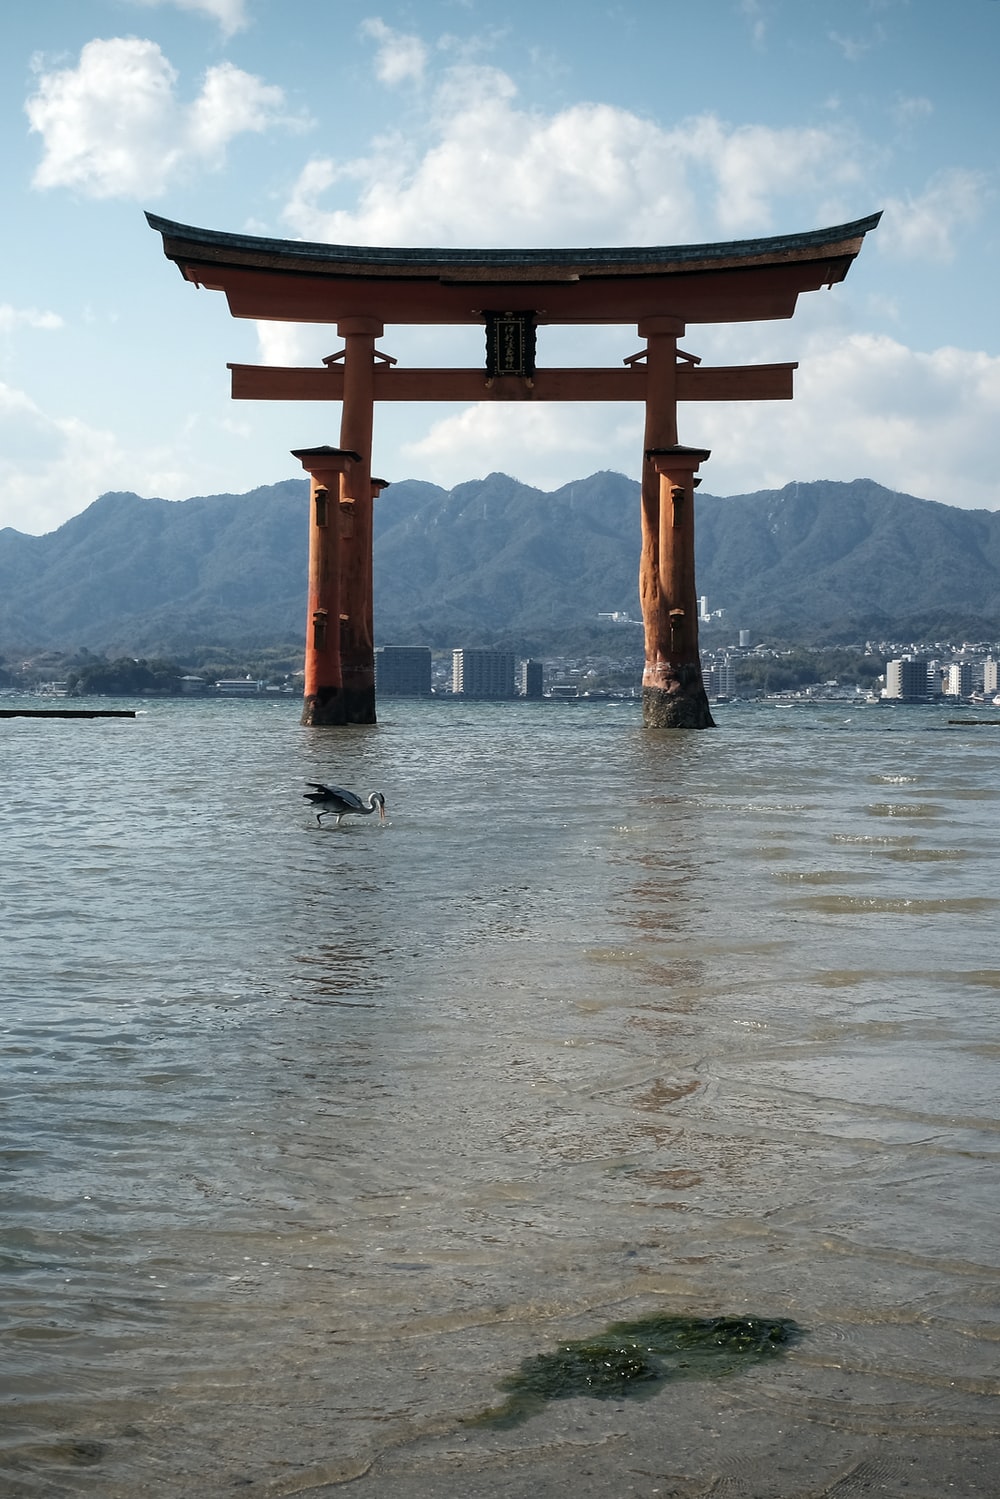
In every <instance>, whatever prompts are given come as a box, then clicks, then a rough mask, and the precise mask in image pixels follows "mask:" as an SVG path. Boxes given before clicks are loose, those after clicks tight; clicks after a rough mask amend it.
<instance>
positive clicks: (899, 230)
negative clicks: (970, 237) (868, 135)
mask: <svg viewBox="0 0 1000 1499" xmlns="http://www.w3.org/2000/svg"><path fill="white" fill-rule="evenodd" d="M989 192H990V187H989V183H988V179H987V178H986V176H985V174H984V173H982V172H973V171H967V170H965V169H963V168H959V167H954V168H951V169H950V170H948V171H943V172H938V173H936V174H935V175H934V176H933V177H932V178H931V179H930V181H929V182H928V184H927V186H926V187H925V189H924V191H923V192H922V193H921V194H919V196H917V197H908V198H906V199H901V198H889V199H887V201H886V205H885V214H884V216H883V219H882V223H881V224H880V226H879V233H878V235H877V240H878V244H879V248H880V249H881V250H882V251H884V252H887V253H889V254H892V255H896V256H899V257H901V258H903V259H906V260H930V261H936V262H938V263H945V262H947V261H950V260H953V259H954V258H955V253H956V247H955V236H956V235H961V233H962V231H963V230H964V229H965V228H966V227H967V226H968V225H969V224H974V223H975V222H976V220H977V219H978V218H979V216H980V214H981V212H982V209H983V203H984V199H985V198H986V196H987V194H988V193H989Z"/></svg>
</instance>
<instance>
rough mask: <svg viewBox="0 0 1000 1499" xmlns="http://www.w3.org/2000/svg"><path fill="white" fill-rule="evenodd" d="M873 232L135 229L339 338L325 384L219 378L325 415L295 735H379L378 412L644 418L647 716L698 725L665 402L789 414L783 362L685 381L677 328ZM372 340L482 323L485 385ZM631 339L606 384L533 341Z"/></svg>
mask: <svg viewBox="0 0 1000 1499" xmlns="http://www.w3.org/2000/svg"><path fill="white" fill-rule="evenodd" d="M880 217H881V215H880V214H872V215H871V216H870V217H868V218H864V219H858V220H855V221H854V222H853V223H850V224H840V225H838V226H836V227H835V228H831V229H815V230H811V231H809V232H807V233H805V234H792V235H782V236H777V237H773V238H769V239H756V240H738V241H734V242H732V243H729V244H708V245H680V246H668V247H661V248H644V247H638V248H631V249H586V250H441V249H437V250H404V249H386V248H365V247H361V246H352V245H324V244H309V243H304V242H300V241H298V240H272V239H261V238H258V237H256V236H252V235H242V234H222V233H218V232H216V231H214V230H209V229H195V228H191V227H190V226H188V225H184V224H175V223H172V222H170V221H169V220H168V219H162V218H158V217H157V216H155V215H154V214H147V215H146V218H147V220H148V222H149V224H150V227H151V228H153V229H154V230H156V231H157V232H158V233H159V234H161V235H162V237H163V250H164V254H165V255H166V256H167V258H168V259H169V260H172V261H174V262H175V264H176V265H177V266H178V267H179V269H180V271H181V274H182V275H183V276H184V277H185V279H186V280H188V281H191V282H193V283H194V284H195V285H196V286H204V287H208V288H209V289H210V290H213V291H223V292H225V294H226V298H227V300H228V302H229V309H230V311H231V312H232V314H233V316H234V317H243V318H253V319H260V320H274V321H278V322H288V323H335V324H336V326H337V331H338V333H339V334H340V337H341V338H342V339H343V341H344V348H343V349H341V350H340V352H339V353H337V354H331V355H330V356H329V358H327V359H324V360H323V363H322V367H318V368H307V369H295V368H279V367H270V368H269V367H266V366H257V365H245V364H231V365H230V366H229V368H230V369H231V370H232V394H233V397H234V399H237V400H256V401H340V402H341V403H342V405H341V423H340V446H339V447H337V448H333V447H318V448H301V449H297V450H295V453H294V456H295V457H297V458H298V459H300V461H301V462H302V464H303V467H304V468H305V469H306V470H307V472H308V473H309V476H310V480H311V484H310V517H311V518H310V542H309V603H308V617H307V627H306V652H305V701H304V706H303V711H302V722H303V723H305V724H344V723H374V722H375V654H374V627H373V617H372V505H373V500H374V497H375V495H376V494H377V492H378V491H379V489H381V488H382V487H384V481H383V480H380V479H373V478H372V466H371V452H372V430H373V416H374V404H375V402H376V401H466V402H475V401H642V402H644V403H645V407H646V425H645V440H644V456H643V464H642V555H641V560H640V564H639V592H640V597H641V601H642V616H643V624H644V628H645V647H646V660H645V668H644V670H643V677H642V700H643V717H644V721H645V723H646V724H647V725H649V726H651V727H657V728H659V727H663V728H697V729H700V728H709V727H711V726H712V716H711V713H710V711H709V706H708V698H707V696H706V694H705V688H704V685H703V682H702V675H701V661H700V658H699V655H698V611H697V594H696V591H695V576H694V490H695V487H696V485H697V484H698V483H699V480H698V479H697V478H696V471H697V469H698V466H699V464H700V463H702V462H703V461H704V460H705V459H706V458H708V457H709V454H708V452H707V451H706V450H705V449H703V448H687V447H683V446H682V445H680V444H679V443H678V441H677V403H678V401H745V400H790V399H791V396H792V371H793V370H794V369H796V367H797V366H796V365H795V364H761V365H748V366H734V367H728V368H721V367H720V368H714V369H712V368H710V369H705V368H702V367H701V361H700V359H698V357H697V356H696V355H694V354H688V353H685V352H684V350H683V349H679V348H678V346H677V340H678V339H679V338H681V337H682V336H683V335H684V333H685V330H686V327H687V325H688V324H690V323H728V322H756V321H758V320H764V319H770V318H789V317H791V316H792V314H793V313H794V311H795V304H796V300H797V298H798V295H799V293H800V292H803V291H815V290H818V289H819V288H820V287H822V286H832V285H833V284H834V282H837V281H842V280H843V279H844V277H845V276H846V275H847V272H848V270H849V269H850V266H851V263H852V261H853V260H854V258H855V256H856V255H857V254H858V252H859V250H860V249H861V245H862V243H863V241H864V237H865V235H866V234H867V233H868V231H869V230H871V229H874V228H875V226H876V224H877V223H878V221H879V218H880ZM386 323H430V324H438V323H448V324H456V323H472V324H475V323H478V324H480V325H485V329H486V348H487V355H486V363H485V367H484V368H481V369H465V370H463V369H400V368H399V367H398V365H397V362H396V360H395V359H393V358H392V357H391V356H390V355H388V354H383V353H381V352H380V351H379V350H378V349H376V347H375V342H376V340H377V339H379V338H381V337H382V335H383V332H384V327H385V324H386ZM556 323H579V324H584V323H609V324H629V323H633V324H635V326H636V329H637V331H638V335H639V337H640V338H641V339H643V340H645V347H644V348H642V349H641V350H640V351H639V352H638V353H636V354H632V355H630V356H628V357H627V358H626V359H624V361H623V367H622V368H621V369H545V368H539V367H537V366H536V363H535V335H536V329H537V328H538V327H542V326H545V325H550V324H556Z"/></svg>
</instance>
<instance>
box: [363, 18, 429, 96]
mask: <svg viewBox="0 0 1000 1499" xmlns="http://www.w3.org/2000/svg"><path fill="white" fill-rule="evenodd" d="M361 33H362V35H363V36H366V37H369V38H370V39H371V40H372V41H373V42H377V43H378V52H377V53H376V56H375V75H376V77H377V78H378V80H379V82H380V83H384V84H387V85H388V86H389V87H390V88H392V87H394V86H395V85H396V84H397V83H404V82H405V81H406V79H408V78H409V79H412V80H413V82H415V83H419V82H420V81H421V79H422V78H423V76H424V69H425V67H426V66H427V48H426V46H425V45H424V43H423V42H422V41H421V40H420V38H419V37H418V36H412V35H410V34H408V33H406V32H402V31H393V29H392V28H391V27H390V26H387V25H386V24H385V22H384V21H383V20H382V19H381V18H380V17H378V16H372V17H371V18H370V19H369V20H367V21H362V23H361Z"/></svg>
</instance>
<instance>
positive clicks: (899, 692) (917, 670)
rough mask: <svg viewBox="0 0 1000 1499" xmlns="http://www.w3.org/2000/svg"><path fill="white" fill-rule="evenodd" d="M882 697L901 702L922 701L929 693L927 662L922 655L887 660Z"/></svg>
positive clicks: (925, 699) (924, 700)
mask: <svg viewBox="0 0 1000 1499" xmlns="http://www.w3.org/2000/svg"><path fill="white" fill-rule="evenodd" d="M882 695H883V697H887V698H892V699H893V700H894V701H896V702H901V703H923V702H926V701H927V698H928V697H929V696H930V695H931V694H930V682H929V678H928V669H927V662H926V660H925V659H924V658H923V657H922V656H901V657H900V658H899V659H898V660H896V661H888V662H887V663H886V668H885V691H884V693H883V694H882Z"/></svg>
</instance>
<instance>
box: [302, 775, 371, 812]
mask: <svg viewBox="0 0 1000 1499" xmlns="http://www.w3.org/2000/svg"><path fill="white" fill-rule="evenodd" d="M306 785H307V786H314V787H315V788H316V790H317V791H318V792H320V793H321V794H322V795H323V796H325V797H328V798H329V800H330V801H338V802H343V804H344V806H345V807H350V808H352V809H354V808H357V809H358V810H360V811H362V812H363V811H364V810H365V804H364V802H363V801H362V800H361V798H360V796H355V794H354V792H353V791H347V790H345V788H344V787H343V786H324V784H323V782H322V781H307V782H306ZM305 794H306V795H307V796H308V795H309V793H308V792H306V793H305Z"/></svg>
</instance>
